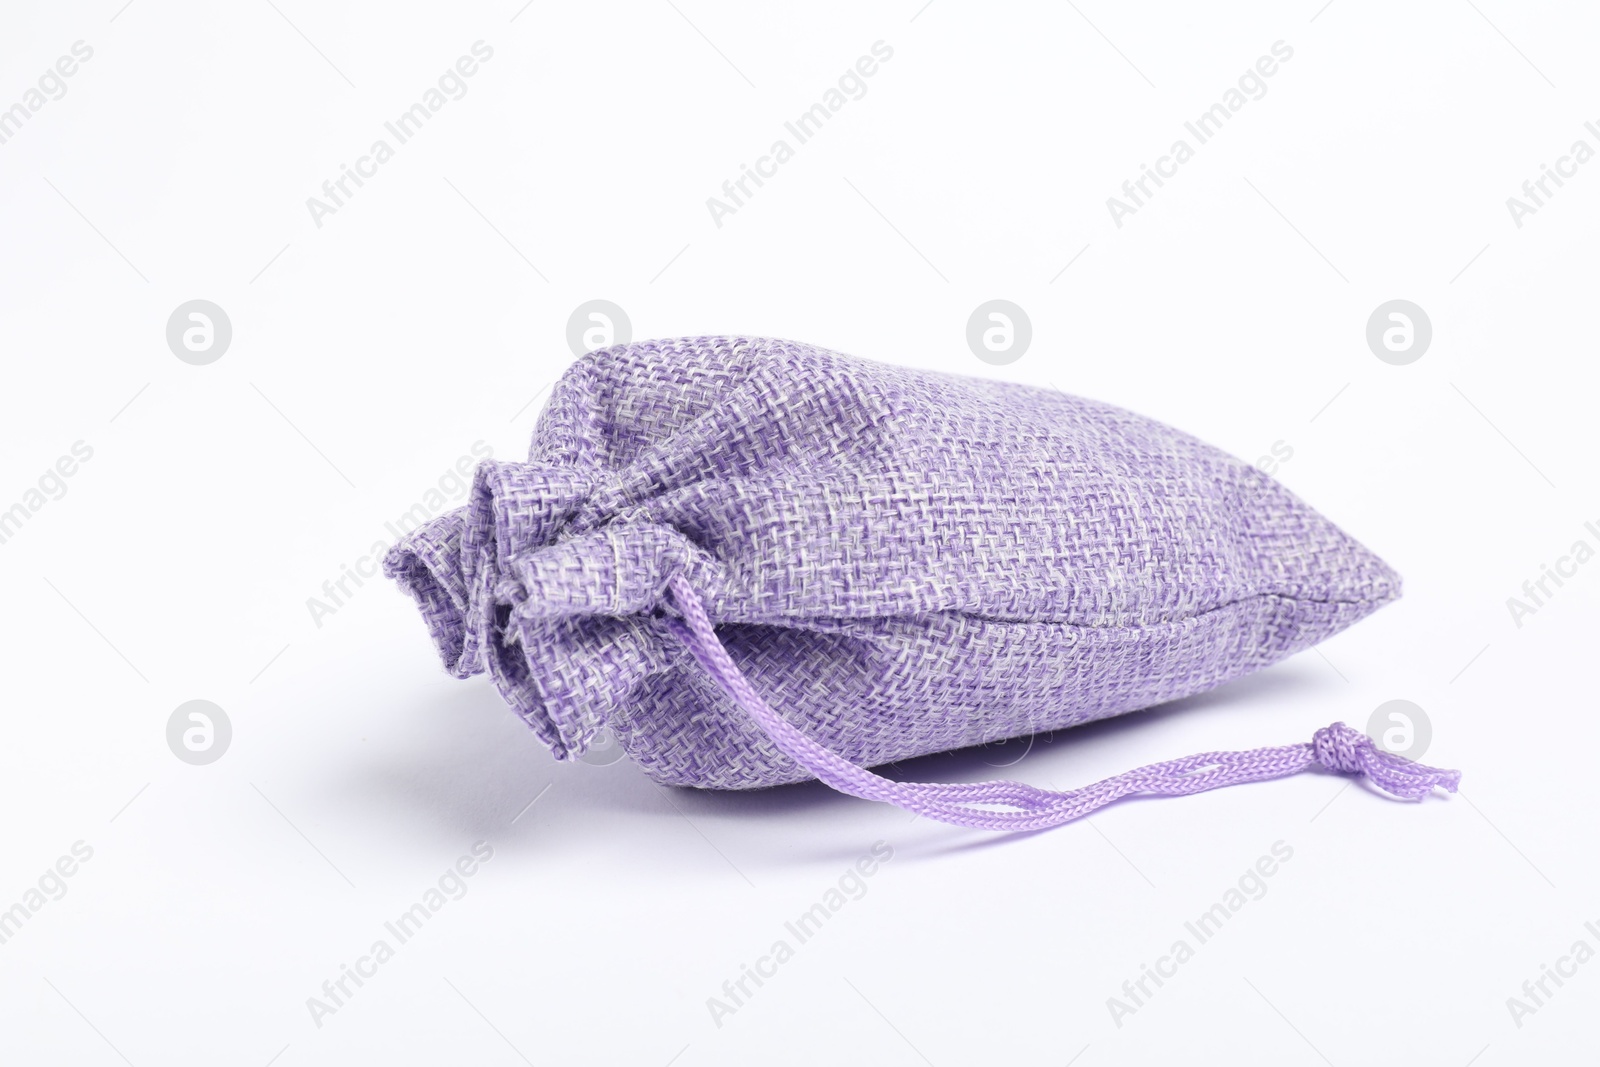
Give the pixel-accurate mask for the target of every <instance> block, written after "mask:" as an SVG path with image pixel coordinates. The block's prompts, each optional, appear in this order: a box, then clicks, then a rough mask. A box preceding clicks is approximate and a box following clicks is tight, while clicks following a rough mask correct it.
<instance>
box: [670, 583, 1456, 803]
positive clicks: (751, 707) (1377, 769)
mask: <svg viewBox="0 0 1600 1067" xmlns="http://www.w3.org/2000/svg"><path fill="white" fill-rule="evenodd" d="M667 588H668V589H669V590H670V591H671V593H672V599H673V602H674V603H675V604H676V605H677V607H678V610H679V612H681V613H682V615H683V618H682V620H681V621H680V620H677V619H672V620H669V624H670V625H671V626H672V628H673V630H674V632H675V633H676V635H677V636H678V638H679V639H680V640H681V641H683V643H684V645H686V646H687V647H688V649H689V651H690V653H691V654H692V655H693V656H694V658H695V660H696V661H697V662H698V663H699V664H700V666H701V667H702V668H704V670H705V671H706V673H707V674H708V675H710V677H711V678H712V680H713V681H715V682H716V683H717V684H718V685H719V686H720V687H721V688H722V690H723V691H724V692H725V693H727V695H728V696H729V698H731V699H732V700H733V702H734V703H735V704H736V705H738V706H739V708H740V709H741V710H742V711H743V712H744V713H745V714H746V715H749V716H750V718H751V719H753V720H755V722H756V724H757V725H758V726H760V727H761V729H762V730H764V731H765V732H766V734H767V736H768V737H770V738H771V739H772V742H773V744H775V745H777V746H778V748H779V749H780V750H781V751H783V753H784V754H785V755H787V756H789V758H790V759H793V760H794V761H795V762H796V763H798V764H800V766H802V767H804V768H805V769H806V770H808V771H810V772H811V773H812V774H814V775H815V776H816V777H817V778H818V779H819V780H821V781H822V782H824V783H826V784H827V785H829V786H832V787H833V788H834V789H837V790H839V791H840V792H841V793H849V794H850V795H851V796H856V797H861V798H862V799H865V800H878V801H883V802H884V803H888V804H894V805H897V806H899V807H901V808H905V809H906V810H907V811H914V812H916V813H918V814H919V815H926V816H927V817H928V818H930V819H936V820H938V821H940V822H946V823H951V824H953V825H955V826H966V827H971V828H973V829H978V830H1008V831H1017V830H1043V829H1046V828H1048V827H1051V826H1060V825H1061V824H1062V823H1067V822H1071V821H1072V820H1074V819H1079V818H1082V817H1083V816H1085V815H1087V814H1089V813H1090V812H1092V811H1095V810H1096V809H1098V808H1102V807H1104V806H1105V805H1107V804H1109V803H1111V802H1112V801H1114V800H1118V799H1120V798H1122V797H1126V796H1136V795H1157V796H1182V795H1185V794H1189V793H1203V792H1205V791H1206V790H1208V789H1219V788H1221V787H1222V786H1227V785H1236V784H1238V783H1240V782H1260V781H1266V780H1267V779H1271V778H1283V777H1286V776H1288V775H1291V774H1298V773H1300V772H1301V771H1304V770H1306V769H1308V768H1310V767H1314V766H1321V767H1324V768H1326V769H1327V770H1330V771H1333V772H1335V773H1338V774H1353V775H1365V776H1366V777H1367V778H1368V779H1369V780H1370V781H1371V782H1372V784H1373V785H1375V786H1377V787H1378V788H1379V789H1382V790H1383V791H1384V792H1386V793H1389V794H1391V795H1392V796H1396V797H1399V798H1401V799H1404V800H1419V799H1421V798H1422V797H1425V796H1427V795H1428V793H1429V792H1431V791H1432V789H1433V787H1434V786H1443V787H1444V788H1445V789H1447V790H1449V791H1450V792H1452V793H1453V792H1455V791H1456V786H1457V785H1458V784H1459V783H1460V781H1461V772H1460V771H1448V770H1440V769H1438V768H1436V767H1428V766H1425V765H1423V764H1421V763H1415V762H1413V761H1411V760H1408V759H1406V758H1404V757H1403V756H1396V755H1393V754H1392V753H1389V752H1385V751H1383V750H1382V749H1380V748H1378V747H1377V745H1375V744H1374V743H1373V741H1372V739H1371V738H1369V737H1367V736H1366V735H1365V734H1363V733H1361V732H1360V731H1358V730H1354V729H1352V728H1351V727H1349V726H1346V725H1345V724H1344V723H1342V722H1336V723H1334V724H1333V725H1331V726H1325V727H1323V728H1322V729H1320V730H1318V731H1317V732H1316V733H1315V734H1314V735H1313V736H1312V739H1311V741H1310V742H1309V743H1302V744H1297V745H1282V746H1279V747H1277V748H1258V749H1254V750H1252V751H1249V752H1202V753H1199V754H1197V755H1193V756H1185V757H1183V758H1182V759H1175V760H1168V761H1166V762H1165V763H1152V764H1150V765H1149V766H1148V767H1140V768H1139V769H1137V770H1132V771H1128V772H1126V773H1124V774H1119V775H1116V776H1115V777H1113V778H1107V779H1105V780H1104V781H1101V782H1096V783H1095V784H1094V785H1090V786H1085V787H1084V788H1082V789H1068V790H1060V791H1054V790H1048V789H1039V788H1037V787H1036V786H1031V785H1028V784H1026V783H1024V782H1012V781H997V782H977V783H973V784H970V785H968V784H961V783H955V782H952V783H916V782H897V781H894V780H892V779H889V778H884V777H883V776H882V775H878V774H873V773H872V772H871V771H869V770H866V769H865V768H862V767H857V766H856V765H855V764H853V763H851V762H850V761H848V760H846V759H843V758H842V757H840V756H839V755H837V754H836V753H834V752H832V751H831V750H829V749H827V748H824V747H823V746H822V745H819V744H817V743H816V742H815V741H813V740H811V739H810V738H809V737H807V736H806V735H805V734H803V733H801V732H800V731H799V730H797V729H795V728H794V727H793V726H791V725H790V724H789V722H788V720H786V719H784V718H783V717H782V716H780V715H779V714H778V713H777V712H775V711H773V710H772V708H771V707H769V706H768V704H767V702H766V701H765V700H763V699H762V698H761V695H760V694H759V693H757V692H756V691H755V689H754V688H752V687H751V685H750V682H749V680H748V679H746V678H745V676H744V674H743V673H742V672H741V671H740V670H739V668H738V666H737V665H736V664H735V663H734V662H733V660H732V659H731V658H730V657H729V656H728V650H727V648H726V647H724V646H723V644H722V642H721V641H720V640H719V639H718V638H717V635H716V631H715V629H714V628H713V627H712V624H711V620H710V618H709V617H707V615H706V611H705V606H704V605H703V604H702V603H701V601H700V597H699V595H698V594H697V593H696V592H695V591H694V587H693V586H691V585H690V584H689V582H688V580H687V579H686V578H684V576H683V575H682V574H674V575H673V576H672V577H671V578H670V579H668V581H667ZM981 804H993V805H1006V806H1009V807H1011V808H1013V809H1016V810H1012V811H996V810H993V809H992V808H985V807H975V806H974V805H981Z"/></svg>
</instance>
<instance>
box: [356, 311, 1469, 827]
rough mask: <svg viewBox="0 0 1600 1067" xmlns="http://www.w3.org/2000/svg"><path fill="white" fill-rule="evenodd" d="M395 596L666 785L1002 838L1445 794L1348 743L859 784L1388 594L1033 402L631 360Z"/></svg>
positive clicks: (1248, 481) (1323, 551)
mask: <svg viewBox="0 0 1600 1067" xmlns="http://www.w3.org/2000/svg"><path fill="white" fill-rule="evenodd" d="M384 570H385V573H387V574H388V575H390V576H391V577H393V578H395V579H396V580H397V581H398V582H399V583H400V585H401V586H402V587H403V588H405V589H406V590H407V591H409V592H410V593H411V594H412V596H414V597H415V598H416V600H417V602H418V604H419V605H420V607H421V609H422V613H423V616H424V619H425V620H426V622H427V624H428V628H429V630H430V632H431V633H432V636H433V639H434V642H435V644H436V645H437V647H438V650H439V652H440V654H441V656H442V657H443V659H444V662H445V664H446V666H447V667H448V668H449V669H450V670H451V672H452V673H454V674H455V675H456V676H457V677H466V676H468V675H472V674H476V673H478V672H479V671H484V670H487V671H488V673H489V675H490V677H491V678H492V679H493V681H494V684H495V686H496V687H497V688H498V690H499V691H500V693H501V695H502V696H503V697H504V698H505V700H506V701H507V702H508V703H509V704H510V705H511V706H512V707H513V708H514V709H515V710H516V712H517V713H518V714H519V715H521V716H522V717H523V719H524V720H525V721H526V722H527V723H528V724H529V725H530V726H531V727H532V728H533V729H534V731H535V732H536V733H537V734H538V735H539V737H540V738H541V739H542V740H543V741H544V742H545V743H546V744H548V745H549V746H550V748H551V750H552V751H553V752H554V753H555V755H556V757H557V758H558V759H565V758H570V757H573V756H576V755H579V754H581V753H583V752H584V750H585V748H586V746H588V745H590V744H591V743H592V742H594V741H595V739H596V736H597V734H598V733H599V732H600V731H607V732H608V733H609V734H610V735H612V736H614V738H615V739H616V741H617V742H619V743H620V744H621V746H622V748H623V749H624V750H625V751H626V752H627V754H628V755H629V756H631V757H632V758H633V759H634V760H635V761H636V762H637V763H638V764H639V765H640V766H641V767H643V768H644V769H645V771H646V772H647V773H648V774H649V775H650V776H651V777H652V778H654V779H655V780H656V781H658V782H663V783H668V784H673V785H685V786H699V787H706V788H713V789H748V788H752V787H759V786H770V785H776V784H780V783H784V782H794V781H800V780H803V779H807V778H811V777H819V778H822V779H823V780H824V781H827V782H829V784H832V785H834V786H836V787H838V788H841V789H844V790H846V791H848V792H852V793H856V794H857V795H862V796H871V797H874V798H875V799H884V800H891V801H893V802H896V803H900V804H902V805H904V806H906V807H909V808H912V809H913V810H918V811H923V812H925V813H926V814H929V815H930V816H932V817H934V818H942V819H945V820H946V821H951V822H958V823H962V824H965V825H974V826H985V827H991V828H999V829H1007V828H1027V827H1034V826H1041V825H1051V824H1054V823H1058V822H1064V821H1067V820H1068V819H1070V818H1074V817H1076V816H1078V815H1081V814H1082V813H1083V812H1084V811H1087V810H1092V808H1093V807H1097V806H1099V805H1100V804H1103V803H1105V802H1107V801H1108V800H1111V799H1115V798H1116V797H1117V796H1123V795H1127V794H1130V793H1139V792H1149V793H1185V792H1196V791H1199V790H1200V789H1205V788H1212V787H1214V786H1216V785H1223V784H1228V783H1230V782H1235V781H1247V780H1253V779H1259V778H1268V777H1277V776H1280V775H1283V774H1289V773H1294V772H1295V771H1298V770H1302V769H1305V768H1307V767H1311V766H1318V765H1320V766H1322V767H1325V768H1328V769H1330V770H1336V771H1343V772H1346V773H1365V774H1367V775H1368V776H1369V777H1371V778H1372V779H1373V780H1374V781H1375V782H1376V783H1377V784H1378V785H1380V786H1381V787H1383V788H1385V789H1387V790H1388V791H1390V792H1392V793H1396V794H1397V795H1401V796H1412V797H1414V796H1420V795H1422V794H1424V793H1426V792H1428V791H1429V789H1431V787H1432V786H1433V785H1435V784H1439V785H1444V786H1446V787H1447V788H1453V787H1454V783H1455V777H1454V776H1453V772H1438V771H1434V770H1432V769H1431V768H1424V767H1420V766H1419V765H1416V764H1411V763H1408V762H1407V761H1404V760H1400V759H1399V758H1398V757H1394V756H1390V755H1388V754H1386V753H1384V752H1382V751H1381V750H1379V749H1376V748H1375V747H1374V746H1373V745H1372V743H1371V742H1370V741H1369V740H1368V739H1366V738H1365V737H1364V736H1363V735H1361V734H1359V733H1357V732H1356V731H1354V730H1351V729H1349V728H1348V727H1344V726H1342V725H1340V724H1335V725H1334V726H1332V727H1329V728H1327V729H1325V730H1322V731H1319V732H1318V734H1317V735H1316V737H1315V738H1313V740H1312V742H1310V743H1307V744H1298V745H1287V746H1282V747H1280V748H1273V749H1263V750H1257V751H1255V752H1249V753H1204V754H1202V755H1200V756H1192V757H1188V758H1186V759H1184V760H1176V761H1172V762H1171V763H1168V764H1160V765H1157V766H1155V767H1150V768H1144V769H1141V770H1140V771H1135V772H1131V773H1130V774H1127V775H1122V776H1119V777H1118V778H1115V779H1111V780H1109V781H1107V782H1102V783H1100V784H1099V785H1097V786H1094V787H1090V788H1089V789H1085V790H1076V791H1067V792H1048V791H1044V790H1038V789H1033V788H1032V787H1028V786H1022V785H1018V784H1016V783H985V784H982V785H949V786H944V785H937V786H935V785H928V786H924V785H912V784H907V783H900V782H892V781H890V780H888V779H886V778H882V777H879V776H877V775H875V774H872V773H871V772H868V771H865V770H863V769H862V768H865V767H871V766H876V765H881V764H885V763H890V762H893V761H896V760H902V759H905V758H907V757H910V756H918V755H923V754H926V753H931V752H939V751H944V750H947V749H954V748H960V747H963V746H968V745H977V744H981V743H985V742H990V741H996V740H1000V739H1003V738H1011V737H1017V736H1020V735H1024V734H1031V733H1036V732H1039V731H1044V730H1059V729H1062V728H1064V727H1069V726H1074V725H1076V724H1078V723H1082V722H1088V721H1091V720H1094V719H1100V718H1104V717H1106V716H1110V715H1118V714H1121V713H1123V712H1127V711H1133V710H1135V709H1139V708H1146V707H1150V706H1151V705H1154V704H1159V703H1162V702H1164V701H1169V700H1174V699H1177V698H1179V697H1185V696H1189V695H1191V694H1194V693H1199V692H1202V691H1204V690H1207V689H1211V688H1213V687H1215V686H1218V685H1221V684H1222V683H1224V682H1226V681H1229V680H1230V679H1233V678H1237V677H1239V676H1241V675H1244V674H1248V673H1250V672H1251V671H1255V670H1259V669H1260V668H1262V667H1265V666H1267V665H1268V664H1271V663H1274V662H1276V661H1278V660H1280V659H1282V658H1284V657H1285V656H1289V655H1292V654H1293V653H1295V652H1298V651H1301V650H1302V649H1306V648H1309V647H1310V646H1312V645H1314V644H1316V643H1317V642H1318V641H1321V640H1323V639H1324V638H1326V637H1328V636H1329V635H1331V634H1334V633H1337V632H1338V631H1340V630H1342V629H1344V628H1345V627H1347V626H1349V625H1351V624H1352V623H1354V622H1356V621H1357V620H1358V619H1361V618H1362V617H1363V616H1365V615H1367V614H1368V613H1370V612H1372V611H1373V610H1375V609H1376V608H1378V607H1380V606H1382V605H1383V604H1386V603H1388V602H1389V601H1390V600H1393V599H1394V598H1396V597H1397V596H1399V594H1400V580H1399V577H1398V576H1397V575H1396V574H1395V573H1394V572H1393V571H1392V570H1390V569H1389V567H1388V566H1387V565H1385V564H1384V563H1383V561H1382V560H1380V559H1379V558H1378V557H1377V556H1375V555H1373V553H1372V552H1370V551H1368V550H1367V549H1366V548H1364V547H1362V546H1361V545H1360V544H1358V543H1357V542H1356V541H1354V540H1353V539H1351V538H1350V537H1349V536H1348V535H1346V534H1345V533H1344V532H1342V531H1341V530H1340V529H1339V528H1338V527H1336V526H1334V525H1333V524H1332V523H1331V522H1329V521H1328V520H1327V519H1325V518H1324V517H1322V516H1321V515H1319V514H1318V513H1317V512H1315V511H1313V510H1312V509H1311V508H1309V507H1308V506H1306V504H1304V503H1303V502H1302V501H1300V500H1299V499H1298V498H1296V497H1295V496H1294V495H1293V494H1292V493H1290V492H1289V491H1288V490H1286V489H1284V488H1283V487H1282V486H1280V485H1279V484H1277V483H1276V482H1275V481H1273V480H1272V479H1271V478H1269V477H1268V476H1267V475H1266V474H1264V473H1262V472H1261V471H1260V470H1258V469H1257V468H1255V467H1253V466H1251V465H1249V464H1247V463H1243V462H1240V461H1239V460H1237V459H1234V458H1233V457H1231V456H1229V455H1226V454H1224V453H1223V452H1221V451H1219V450H1217V449H1215V448H1213V447H1211V446H1209V445H1207V444H1205V443H1204V442H1201V441H1198V440H1196V439H1195V438H1193V437H1190V436H1189V435H1187V434H1184V433H1181V432H1179V431H1177V430H1174V429H1172V428H1171V427H1168V426H1165V425H1162V424H1161V423H1158V422H1155V421H1153V420H1151V419H1147V418H1144V417H1142V416H1139V415H1135V414H1133V413H1131V412H1128V411H1123V410H1121V409H1119V408H1115V407H1112V406H1110V405H1108V404H1102V403H1097V402H1095V401H1091V400H1085V399H1082V398H1079V397H1073V396H1067V395H1064V394H1062V393H1059V392H1056V391H1053V390H1045V389H1037V388H1033V387H1029V386H1023V385H1015V384H1010V383H1005V382H998V381H987V380H982V379H976V378H966V377H958V376H955V375H949V374H939V373H932V372H927V371H917V370H911V369H907V368H903V367H896V366H890V365H886V364H881V363H873V362H868V361H865V360H861V359H855V358H851V357H848V356H843V355H839V354H837V353H833V352H828V351H825V350H823V349H819V348H815V347H813V346H811V345H805V344H799V343H795V342H789V341H777V340H768V339H763V338H742V337H706V338H687V339H682V340H672V341H648V342H640V343H636V344H628V345H619V346H616V347H613V348H609V349H605V350H602V351H598V352H594V353H592V354H590V355H588V356H585V357H583V358H582V359H579V360H578V361H577V362H575V363H574V364H573V365H572V367H571V368H570V369H569V370H568V371H567V373H566V374H565V375H564V376H563V377H562V378H561V380H560V381H559V382H558V383H557V384H556V385H555V387H554V390H553V392H552V395H551V397H550V400H549V402H548V405H547V406H546V408H545V410H544V412H543V414H542V416H541V417H540V419H539V423H538V427H537V429H536V430H535V432H534V437H533V443H532V447H531V449H530V451H529V455H528V461H527V462H526V463H510V462H500V461H495V460H489V461H485V462H483V463H482V464H480V466H479V468H478V470H477V474H476V478H475V480H474V484H473V488H472V495H471V498H470V501H469V503H468V504H467V506H466V507H464V508H461V509H459V510H457V511H455V512H452V513H450V514H447V515H445V516H442V517H440V518H438V519H436V520H434V521H432V522H431V523H429V524H427V525H425V526H423V527H422V528H420V529H418V530H416V531H415V532H413V533H411V534H409V535H408V536H407V537H405V538H404V539H403V540H402V541H401V542H400V543H398V544H397V545H396V546H395V547H394V548H393V550H391V551H390V553H389V554H388V557H387V558H386V559H385V562H384ZM995 806H1003V807H1005V808H1008V809H1014V810H1007V811H996V810H993V809H994V807H995Z"/></svg>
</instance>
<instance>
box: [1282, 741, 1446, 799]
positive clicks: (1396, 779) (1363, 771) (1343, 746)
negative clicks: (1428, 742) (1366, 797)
mask: <svg viewBox="0 0 1600 1067" xmlns="http://www.w3.org/2000/svg"><path fill="white" fill-rule="evenodd" d="M1311 750H1312V752H1313V753H1314V754H1315V756H1316V758H1317V762H1318V763H1320V764H1322V765H1323V766H1324V767H1326V768H1327V769H1328V770H1330V771H1333V772H1335V773H1337V774H1356V775H1365V776H1366V777H1367V778H1368V779H1370V780H1371V782H1372V784H1373V785H1375V786H1377V787H1378V788H1379V789H1382V790H1383V791H1384V792H1385V793H1388V794H1390V795H1391V796H1396V797H1399V798H1401V799H1402V800H1421V799H1422V798H1423V797H1425V796H1427V795H1428V794H1429V793H1431V792H1432V791H1433V787H1434V786H1436V785H1437V786H1442V787H1444V788H1445V789H1446V790H1448V791H1449V792H1452V793H1454V792H1455V791H1456V788H1457V787H1458V786H1459V785H1460V784H1461V772H1460V771H1450V770H1443V769H1441V768H1438V767H1429V766H1428V765H1427V764H1424V763H1417V762H1415V761H1413V760H1408V759H1406V758H1405V757H1404V756H1396V755H1395V754H1394V753H1392V752H1385V751H1384V750H1383V749H1381V748H1379V747H1378V746H1377V744H1376V742H1374V741H1373V740H1372V738H1370V737H1368V736H1367V735H1366V734H1364V733H1362V732H1360V731H1359V730H1356V729H1353V728H1351V727H1349V726H1346V725H1345V724H1344V723H1342V722H1336V723H1333V724H1332V725H1329V726H1324V727H1323V728H1322V729H1320V730H1318V731H1317V732H1316V733H1315V734H1313V735H1312V737H1311Z"/></svg>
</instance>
